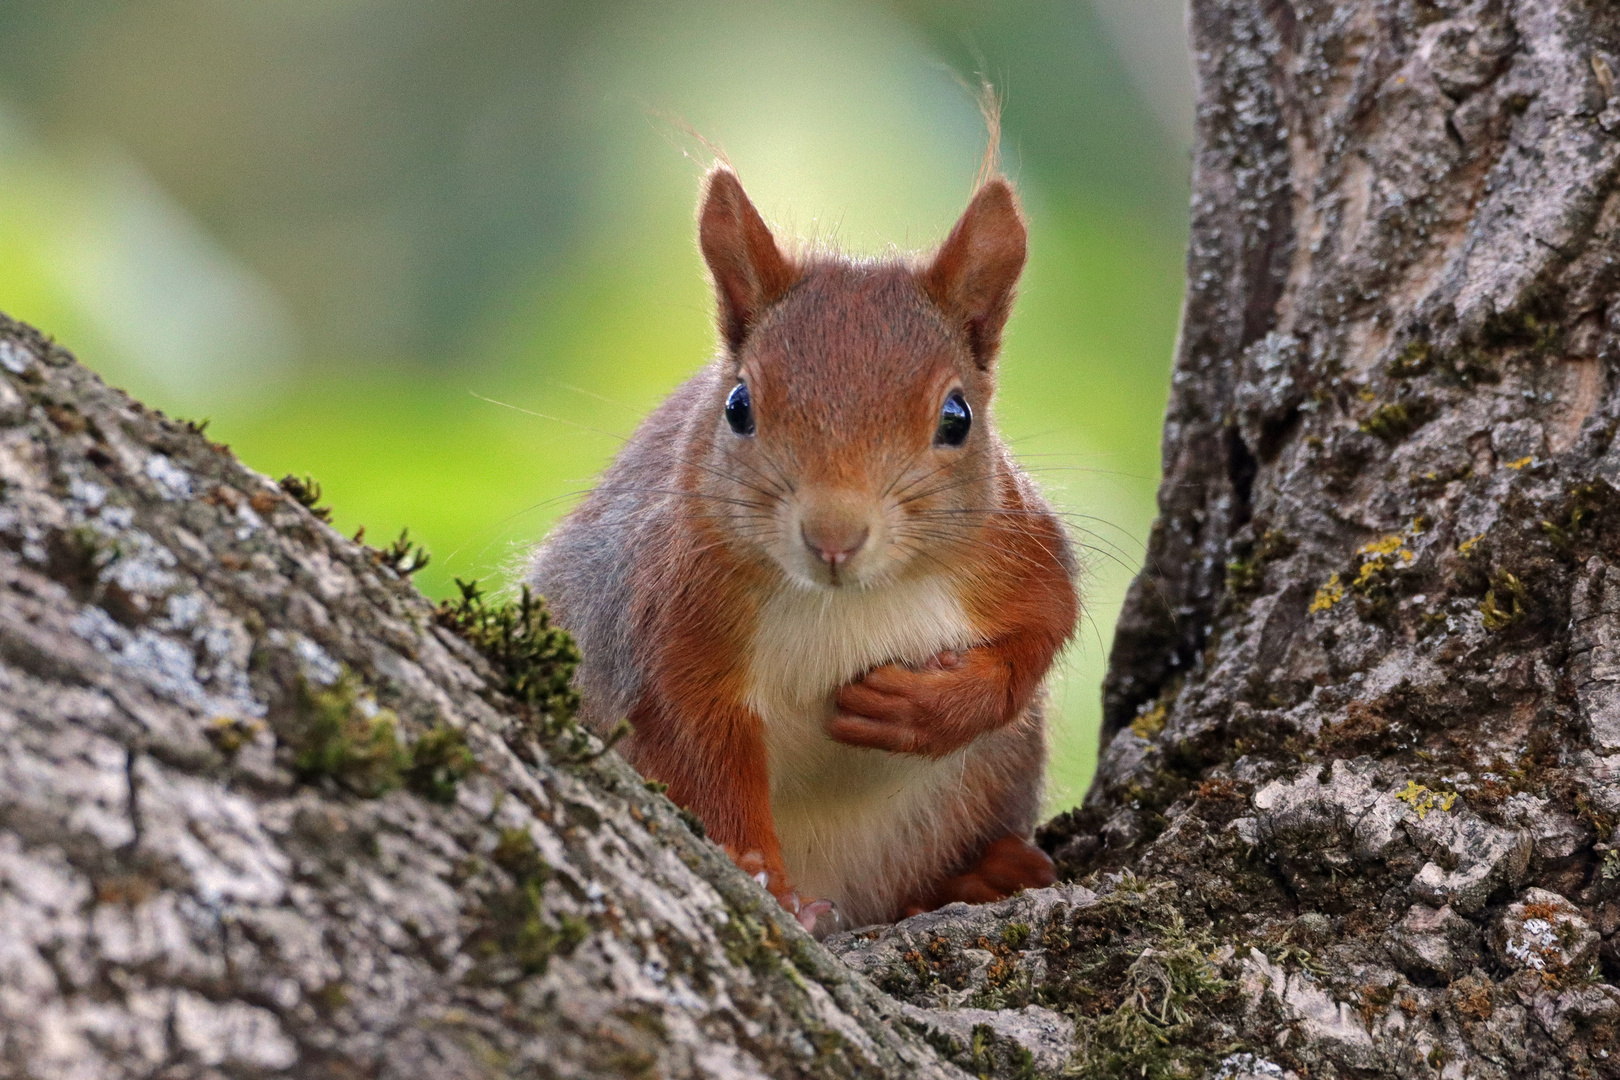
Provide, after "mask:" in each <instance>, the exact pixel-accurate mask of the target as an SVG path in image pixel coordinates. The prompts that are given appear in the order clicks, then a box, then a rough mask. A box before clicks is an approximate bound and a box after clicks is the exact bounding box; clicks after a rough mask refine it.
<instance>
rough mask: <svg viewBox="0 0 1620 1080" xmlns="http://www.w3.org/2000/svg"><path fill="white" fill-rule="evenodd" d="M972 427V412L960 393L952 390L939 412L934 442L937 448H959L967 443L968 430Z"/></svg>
mask: <svg viewBox="0 0 1620 1080" xmlns="http://www.w3.org/2000/svg"><path fill="white" fill-rule="evenodd" d="M972 426H973V410H972V409H970V408H968V403H967V398H965V397H963V396H962V391H960V390H952V391H951V393H950V396H949V397H947V398H946V399H945V404H944V405H942V406H941V407H940V410H939V430H938V431H936V432H934V442H935V444H936V445H939V446H961V445H962V444H963V443H965V442H967V437H968V429H969V428H971V427H972Z"/></svg>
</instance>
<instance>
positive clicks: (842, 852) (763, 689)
mask: <svg viewBox="0 0 1620 1080" xmlns="http://www.w3.org/2000/svg"><path fill="white" fill-rule="evenodd" d="M977 640H978V639H977V636H976V634H975V632H974V629H973V626H972V624H971V622H970V621H969V620H968V616H967V613H966V611H964V610H963V608H962V604H961V601H960V600H958V599H957V597H956V594H955V591H954V590H953V589H952V588H951V587H950V584H949V583H948V582H947V581H945V580H943V579H941V578H938V577H933V578H923V579H920V580H918V581H916V582H903V583H898V584H895V585H890V586H887V587H884V588H879V589H871V590H863V591H857V590H848V591H845V590H841V589H816V590H801V589H797V588H792V587H789V588H786V589H784V590H783V591H781V592H779V593H777V594H776V595H775V596H774V597H773V598H772V599H771V600H769V601H768V602H767V603H766V604H765V605H764V606H763V608H762V609H761V610H760V613H759V622H758V625H757V629H756V631H755V637H754V643H753V654H752V657H751V660H750V667H749V684H748V701H749V705H750V706H751V707H752V708H753V709H754V710H755V711H756V712H757V713H758V714H759V716H760V718H761V719H762V720H763V721H764V725H765V738H766V746H767V749H768V751H769V757H770V769H771V804H772V810H773V813H774V815H775V819H776V830H777V836H778V837H779V839H780V840H781V842H782V854H783V857H784V859H785V860H786V862H787V866H788V872H789V873H790V874H791V875H792V876H793V879H794V881H795V883H796V884H797V886H798V888H799V889H800V891H801V893H802V894H803V895H806V896H815V897H827V898H830V899H833V900H835V901H837V902H838V903H839V904H840V905H841V906H843V907H844V908H845V909H846V912H847V913H848V914H849V915H850V916H851V917H852V918H854V919H856V920H858V921H859V920H862V919H867V918H880V917H882V915H881V914H880V913H876V912H875V909H874V905H876V904H878V903H879V900H878V899H877V897H878V896H879V895H880V894H882V893H884V892H886V891H892V889H893V888H895V887H896V883H897V879H905V878H908V877H910V876H912V874H913V872H914V870H915V867H914V866H912V865H911V864H912V862H913V858H914V856H913V854H912V853H913V852H916V851H919V850H920V851H923V852H926V851H927V850H928V849H929V847H930V846H931V845H930V844H929V843H928V829H929V825H930V822H931V821H932V820H933V819H934V818H935V817H936V816H937V815H938V813H939V811H940V808H941V807H942V805H943V804H944V803H947V802H950V801H952V800H953V799H955V798H956V797H958V789H959V788H960V787H961V785H960V778H961V774H962V770H963V766H964V760H965V757H966V755H968V754H970V753H972V751H973V747H971V746H970V747H968V748H966V749H965V750H963V751H959V752H958V753H956V754H953V755H950V756H948V757H945V758H942V759H940V760H937V761H930V760H928V759H925V758H920V757H912V756H906V755H898V754H889V753H885V752H882V751H878V750H866V749H862V748H859V747H851V746H845V745H843V744H841V743H836V742H833V741H832V740H831V739H829V738H828V737H827V734H826V731H825V724H826V721H827V719H828V718H829V717H830V716H831V715H832V712H833V707H834V706H833V695H834V693H835V692H836V691H837V690H838V688H839V687H841V686H843V685H845V684H846V683H848V682H850V681H851V680H853V679H855V678H857V677H859V676H860V675H861V674H863V673H864V672H866V671H868V670H870V669H871V668H873V667H876V666H878V665H880V664H884V663H889V662H892V661H907V662H911V663H920V662H922V661H924V660H927V659H928V658H929V657H931V656H933V655H934V654H935V653H937V652H939V651H940V650H941V649H950V648H964V647H967V646H969V645H973V644H975V643H976V642H977Z"/></svg>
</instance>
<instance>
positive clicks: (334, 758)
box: [286, 668, 410, 798]
mask: <svg viewBox="0 0 1620 1080" xmlns="http://www.w3.org/2000/svg"><path fill="white" fill-rule="evenodd" d="M398 725H399V720H398V718H397V717H396V716H395V715H394V714H393V713H392V712H390V711H389V710H387V709H376V710H375V711H370V710H367V709H365V708H363V707H362V706H361V698H360V681H359V680H358V679H357V678H355V676H354V674H353V673H352V672H350V671H349V670H348V669H347V668H345V669H344V670H343V672H342V673H341V674H340V675H339V677H338V680H337V682H336V683H334V684H333V685H332V686H331V687H327V688H319V687H314V686H311V685H310V684H309V683H308V682H307V681H304V680H302V679H301V680H299V684H298V699H297V705H296V715H295V722H294V725H293V730H292V731H291V732H290V737H289V738H288V739H287V740H286V742H287V743H288V745H289V748H290V749H291V750H292V753H293V772H294V773H295V774H296V775H297V776H298V779H299V780H301V781H303V782H304V783H313V782H316V781H319V780H322V779H332V780H335V781H337V782H338V783H340V784H342V785H343V786H344V787H346V788H348V789H349V790H350V791H353V792H354V793H355V794H357V795H360V796H363V797H366V798H374V797H376V796H378V795H381V794H382V793H384V792H385V791H389V790H391V789H393V788H395V787H398V786H399V781H400V774H401V772H402V771H403V770H404V769H405V768H406V767H407V766H408V765H409V764H410V755H409V754H408V752H407V751H406V750H405V749H404V747H402V746H400V743H399V736H398V731H397V729H398Z"/></svg>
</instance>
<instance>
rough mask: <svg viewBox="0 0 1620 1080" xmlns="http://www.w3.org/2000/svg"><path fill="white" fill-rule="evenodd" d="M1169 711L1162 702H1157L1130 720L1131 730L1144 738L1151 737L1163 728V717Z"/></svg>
mask: <svg viewBox="0 0 1620 1080" xmlns="http://www.w3.org/2000/svg"><path fill="white" fill-rule="evenodd" d="M1169 711H1170V710H1169V708H1168V707H1167V706H1166V705H1165V703H1164V702H1162V701H1160V702H1157V703H1155V704H1154V706H1153V707H1152V708H1151V709H1148V710H1147V711H1146V712H1144V713H1143V714H1142V715H1141V716H1138V717H1137V718H1136V719H1135V720H1132V721H1131V730H1132V731H1134V732H1135V733H1136V734H1138V735H1140V736H1141V737H1142V738H1144V739H1151V738H1153V737H1154V736H1155V735H1157V734H1158V733H1159V732H1161V731H1163V730H1164V719H1165V716H1166V715H1167V714H1168V713H1169Z"/></svg>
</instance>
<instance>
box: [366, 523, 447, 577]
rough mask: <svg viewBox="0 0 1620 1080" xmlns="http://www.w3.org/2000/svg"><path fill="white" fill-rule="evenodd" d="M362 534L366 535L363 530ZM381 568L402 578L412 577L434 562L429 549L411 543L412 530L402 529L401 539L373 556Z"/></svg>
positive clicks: (380, 549) (377, 551) (379, 549)
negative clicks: (385, 568) (386, 568)
mask: <svg viewBox="0 0 1620 1080" xmlns="http://www.w3.org/2000/svg"><path fill="white" fill-rule="evenodd" d="M360 531H361V534H364V533H365V530H364V529H361V530H360ZM372 558H373V559H375V560H376V561H377V563H378V565H380V566H386V567H388V569H390V570H392V571H393V572H394V573H396V574H398V575H399V576H400V577H410V576H411V575H412V574H414V573H416V572H417V571H418V570H420V569H422V568H423V567H425V566H427V564H428V563H430V562H432V561H433V556H431V555H429V554H428V551H427V548H425V547H423V546H422V545H421V544H413V543H412V542H411V530H409V529H401V530H400V531H399V539H398V540H395V541H394V542H393V543H392V544H389V545H388V546H387V547H385V548H378V549H377V550H376V551H375V552H374V553H373V555H372Z"/></svg>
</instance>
